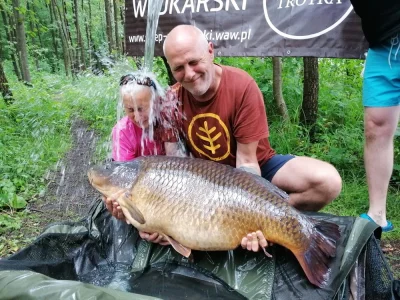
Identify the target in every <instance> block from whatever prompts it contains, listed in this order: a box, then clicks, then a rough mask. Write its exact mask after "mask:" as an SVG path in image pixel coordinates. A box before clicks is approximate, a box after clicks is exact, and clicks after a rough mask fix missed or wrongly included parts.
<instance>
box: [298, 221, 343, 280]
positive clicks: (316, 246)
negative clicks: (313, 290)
mask: <svg viewBox="0 0 400 300" xmlns="http://www.w3.org/2000/svg"><path fill="white" fill-rule="evenodd" d="M310 220H311V222H312V223H314V231H313V233H312V235H311V236H310V243H309V246H308V247H307V249H305V251H293V253H294V255H295V256H296V258H297V260H298V261H299V263H300V265H301V267H302V268H303V270H304V272H305V274H306V276H307V278H308V279H309V280H310V282H311V283H312V284H314V285H316V286H318V287H323V286H324V285H325V284H326V283H327V281H328V279H329V273H330V268H329V262H330V260H331V258H332V257H335V255H336V242H337V241H338V240H339V238H340V229H339V226H338V225H337V224H335V223H331V222H327V221H322V220H315V219H310Z"/></svg>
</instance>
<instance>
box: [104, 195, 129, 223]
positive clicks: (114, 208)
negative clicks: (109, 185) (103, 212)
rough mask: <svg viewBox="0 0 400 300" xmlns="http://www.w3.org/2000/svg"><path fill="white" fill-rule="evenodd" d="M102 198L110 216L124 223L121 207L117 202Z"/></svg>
mask: <svg viewBox="0 0 400 300" xmlns="http://www.w3.org/2000/svg"><path fill="white" fill-rule="evenodd" d="M102 198H103V201H104V203H105V204H106V207H107V210H108V211H109V212H110V213H111V215H113V216H114V217H115V218H117V219H118V220H121V221H126V219H125V216H124V213H123V212H122V209H121V206H119V204H118V202H117V201H116V200H115V199H110V198H106V197H105V196H102Z"/></svg>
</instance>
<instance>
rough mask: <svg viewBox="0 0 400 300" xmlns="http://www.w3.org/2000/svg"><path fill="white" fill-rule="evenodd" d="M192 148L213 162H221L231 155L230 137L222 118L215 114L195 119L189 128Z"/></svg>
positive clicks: (197, 116) (198, 116) (199, 115)
mask: <svg viewBox="0 0 400 300" xmlns="http://www.w3.org/2000/svg"><path fill="white" fill-rule="evenodd" d="M188 137H189V141H190V143H191V145H192V147H193V148H194V149H195V150H196V151H197V152H198V153H199V154H202V155H204V156H206V157H208V158H209V159H211V160H214V161H220V160H223V159H225V158H227V157H228V155H229V153H230V135H229V131H228V128H227V127H226V125H225V123H224V122H223V121H222V120H221V118H220V117H219V116H218V115H216V114H213V113H206V114H198V115H196V116H195V117H193V119H192V121H191V122H190V124H189V128H188Z"/></svg>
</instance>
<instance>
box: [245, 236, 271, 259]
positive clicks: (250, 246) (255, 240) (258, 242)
mask: <svg viewBox="0 0 400 300" xmlns="http://www.w3.org/2000/svg"><path fill="white" fill-rule="evenodd" d="M240 244H241V246H242V248H243V249H247V250H249V251H253V252H258V251H259V250H260V247H261V249H263V251H264V253H265V255H266V256H268V257H271V254H269V253H268V252H267V251H266V250H265V248H267V247H268V242H267V240H266V239H265V237H264V235H263V233H262V232H261V231H260V230H257V231H256V232H252V233H249V234H248V235H247V236H245V237H244V238H243V239H242V242H241V243H240ZM269 245H272V243H269Z"/></svg>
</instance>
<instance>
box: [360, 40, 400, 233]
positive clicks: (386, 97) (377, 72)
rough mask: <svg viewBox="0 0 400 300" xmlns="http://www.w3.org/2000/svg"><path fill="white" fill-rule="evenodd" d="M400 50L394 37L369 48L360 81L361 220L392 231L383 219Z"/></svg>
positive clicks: (398, 111)
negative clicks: (365, 204)
mask: <svg viewBox="0 0 400 300" xmlns="http://www.w3.org/2000/svg"><path fill="white" fill-rule="evenodd" d="M399 49H400V42H399V38H398V36H397V35H396V36H395V37H393V38H392V39H389V40H388V41H386V42H385V43H383V44H382V45H379V46H376V47H373V48H371V49H369V51H368V55H367V60H366V65H365V74H364V82H363V105H364V107H365V108H364V135H365V144H364V163H365V171H366V175H367V183H368V193H369V210H368V213H367V214H362V215H361V217H363V218H366V219H369V220H372V221H375V222H376V223H377V224H378V225H380V226H382V229H383V231H389V230H391V229H393V225H392V224H391V223H390V222H389V221H387V218H386V198H387V191H388V187H389V180H390V177H391V174H392V171H393V138H394V133H395V131H396V128H397V125H398V122H399V116H400V106H399V104H400V57H397V54H398V51H399Z"/></svg>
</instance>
